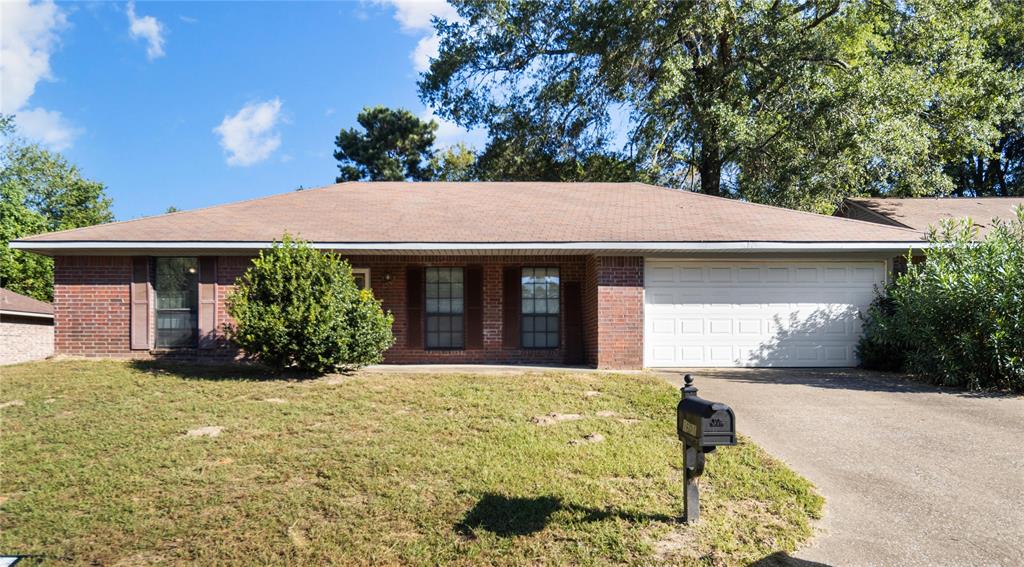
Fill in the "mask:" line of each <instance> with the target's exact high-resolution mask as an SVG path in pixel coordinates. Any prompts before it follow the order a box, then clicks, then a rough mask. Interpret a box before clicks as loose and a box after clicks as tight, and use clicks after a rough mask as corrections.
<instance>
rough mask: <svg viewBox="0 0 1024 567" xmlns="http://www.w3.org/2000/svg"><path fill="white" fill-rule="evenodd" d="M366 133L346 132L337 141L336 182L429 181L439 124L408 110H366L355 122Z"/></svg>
mask: <svg viewBox="0 0 1024 567" xmlns="http://www.w3.org/2000/svg"><path fill="white" fill-rule="evenodd" d="M356 120H357V121H358V122H359V125H360V126H362V128H363V130H364V131H362V132H361V131H359V130H356V129H354V128H349V129H343V130H341V132H339V133H338V137H337V138H335V141H334V144H335V146H336V147H337V151H335V152H334V159H336V160H338V162H339V165H338V170H339V171H340V173H339V175H338V178H337V181H338V182H339V183H341V182H343V181H360V180H371V181H406V180H409V181H427V180H429V179H430V178H431V175H432V174H431V171H430V158H431V156H432V154H433V145H434V138H435V132H436V131H437V123H436V122H434V121H433V120H431V121H429V122H425V121H423V120H420V119H419V118H418V117H417V116H416V115H414V114H413V113H411V112H409V111H408V110H402V109H391V108H386V107H383V106H374V107H367V108H364V109H363V110H362V112H360V113H359V116H358V117H357V118H356Z"/></svg>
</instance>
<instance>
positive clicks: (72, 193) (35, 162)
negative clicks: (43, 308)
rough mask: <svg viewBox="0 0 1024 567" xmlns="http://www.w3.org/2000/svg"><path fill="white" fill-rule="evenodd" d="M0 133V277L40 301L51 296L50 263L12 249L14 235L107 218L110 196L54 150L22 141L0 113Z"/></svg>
mask: <svg viewBox="0 0 1024 567" xmlns="http://www.w3.org/2000/svg"><path fill="white" fill-rule="evenodd" d="M0 134H2V135H3V137H4V138H5V142H4V145H3V147H2V149H0V281H2V282H3V286H4V287H6V288H8V289H10V290H12V291H15V292H17V293H21V294H24V295H28V296H30V297H35V298H36V299H40V300H43V301H50V300H51V299H53V261H52V260H51V259H50V258H46V257H44V256H39V255H37V254H31V253H26V252H22V251H20V250H12V249H11V248H10V246H9V244H8V243H9V242H10V241H11V240H14V239H16V238H22V237H25V236H31V235H33V234H39V233H43V232H50V231H55V230H67V229H72V228H80V227H83V226H91V225H94V224H99V223H104V222H110V221H112V220H114V215H113V213H112V212H111V211H110V204H111V200H110V198H109V197H107V195H106V193H105V189H104V187H103V185H102V184H101V183H98V182H96V181H90V180H88V179H84V178H83V177H82V175H81V173H80V172H79V170H78V168H77V167H76V166H74V165H72V164H70V163H68V161H67V160H66V159H64V157H63V156H61V155H60V154H58V153H54V152H50V151H47V150H45V149H43V148H41V147H40V146H38V145H34V144H26V143H24V142H23V141H22V140H20V139H19V138H17V136H16V131H15V128H14V121H13V119H11V118H10V117H4V118H3V121H2V123H0Z"/></svg>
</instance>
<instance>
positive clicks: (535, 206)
mask: <svg viewBox="0 0 1024 567" xmlns="http://www.w3.org/2000/svg"><path fill="white" fill-rule="evenodd" d="M285 232H288V233H290V234H292V235H294V236H298V237H301V238H303V239H305V240H308V241H311V242H313V243H314V244H316V245H319V246H321V247H324V248H335V249H349V250H398V249H400V248H401V249H405V250H435V249H456V248H459V249H483V248H488V249H497V248H499V247H506V248H509V249H524V248H539V247H546V248H549V249H551V248H554V249H568V248H570V247H572V246H573V245H582V244H586V245H587V246H582V249H595V248H598V247H602V246H605V247H610V248H615V249H623V248H624V247H626V246H628V245H633V244H637V243H662V244H663V246H661V248H664V249H671V246H672V245H674V244H678V243H789V244H792V245H794V246H791V247H792V248H805V247H806V246H804V245H809V244H817V245H820V244H824V243H847V244H848V243H857V244H859V245H868V244H871V243H874V244H880V245H882V246H889V247H894V246H895V245H894V243H902V244H905V243H907V242H917V241H919V240H920V234H918V233H916V232H913V231H908V230H905V229H900V228H893V227H887V226H882V225H878V224H875V223H870V222H862V221H857V220H851V219H843V218H837V217H829V216H824V215H818V214H813V213H805V212H800V211H794V210H789V209H782V208H777V207H769V206H764V205H756V204H751V203H746V202H742V201H737V200H733V199H725V198H718V197H710V196H707V195H702V194H697V193H691V192H688V191H679V190H674V189H666V188H663V187H655V186H652V185H645V184H641V183H540V182H536V183H473V182H469V183H403V182H394V183H391V182H377V183H371V182H355V183H342V184H338V185H330V186H327V187H322V188H320V189H309V190H304V191H293V192H290V193H285V194H280V195H274V196H270V197H264V198H261V199H253V200H249V201H241V202H237V203H231V204H227V205H219V206H215V207H209V208H206V209H198V210H194V211H185V212H178V213H171V214H166V215H160V216H155V217H148V218H143V219H138V220H131V221H124V222H116V223H109V224H104V225H98V226H93V227H87V228H80V229H75V230H69V231H63V232H54V233H49V234H42V235H38V236H32V237H29V238H24V239H21V240H18V241H16V242H15V243H14V245H15V247H17V248H22V249H32V250H37V251H41V252H44V253H53V252H55V251H56V252H59V251H61V250H70V249H76V250H83V249H85V248H88V247H91V246H94V247H97V248H100V249H114V248H121V249H141V248H145V247H155V248H158V249H163V248H171V247H178V248H185V249H193V248H203V249H212V248H215V247H217V248H220V249H239V248H243V247H247V246H248V247H250V248H251V247H254V246H255V247H261V246H265V245H266V244H267V243H269V242H271V241H273V240H275V239H279V238H280V237H281V236H282V235H283V234H284V233H285ZM555 244H557V245H558V246H550V245H555ZM866 247H867V248H872V246H866ZM895 247H899V246H895ZM654 248H659V247H658V246H655V247H654ZM782 248H786V246H782ZM903 248H904V249H905V248H906V247H905V246H903ZM643 249H644V250H647V249H648V248H646V247H644V248H643Z"/></svg>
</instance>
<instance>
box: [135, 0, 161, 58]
mask: <svg viewBox="0 0 1024 567" xmlns="http://www.w3.org/2000/svg"><path fill="white" fill-rule="evenodd" d="M128 23H129V24H130V25H129V28H128V29H129V32H130V33H131V36H132V37H133V38H135V39H139V38H142V39H144V40H146V57H148V58H149V60H150V61H152V60H154V59H156V58H158V57H163V56H164V26H163V24H161V23H160V20H158V19H156V18H154V17H153V16H142V17H141V18H139V17H137V16H136V15H135V2H129V3H128Z"/></svg>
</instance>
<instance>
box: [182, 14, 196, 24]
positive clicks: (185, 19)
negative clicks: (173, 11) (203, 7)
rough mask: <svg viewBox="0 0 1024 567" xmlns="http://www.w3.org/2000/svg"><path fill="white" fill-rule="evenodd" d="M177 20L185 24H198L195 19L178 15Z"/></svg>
mask: <svg viewBox="0 0 1024 567" xmlns="http://www.w3.org/2000/svg"><path fill="white" fill-rule="evenodd" d="M178 19H179V20H181V21H183V22H185V23H186V24H194V23H197V22H199V20H198V19H197V18H193V17H192V16H184V15H179V16H178Z"/></svg>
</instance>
